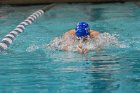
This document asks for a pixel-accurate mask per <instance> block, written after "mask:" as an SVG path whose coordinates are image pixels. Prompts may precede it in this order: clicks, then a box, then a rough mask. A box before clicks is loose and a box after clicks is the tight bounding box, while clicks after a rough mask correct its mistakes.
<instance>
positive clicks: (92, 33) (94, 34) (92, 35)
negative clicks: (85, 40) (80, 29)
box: [90, 30, 100, 38]
mask: <svg viewBox="0 0 140 93" xmlns="http://www.w3.org/2000/svg"><path fill="white" fill-rule="evenodd" d="M99 34H100V33H99V32H97V31H95V30H90V36H91V37H93V38H94V37H97V36H98V35H99Z"/></svg>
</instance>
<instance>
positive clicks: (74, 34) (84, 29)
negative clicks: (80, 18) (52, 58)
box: [64, 22, 101, 54]
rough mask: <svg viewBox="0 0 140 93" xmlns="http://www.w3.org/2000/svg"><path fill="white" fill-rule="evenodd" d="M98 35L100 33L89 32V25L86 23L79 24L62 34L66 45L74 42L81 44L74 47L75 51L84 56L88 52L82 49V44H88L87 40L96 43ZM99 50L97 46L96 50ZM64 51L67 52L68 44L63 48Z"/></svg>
mask: <svg viewBox="0 0 140 93" xmlns="http://www.w3.org/2000/svg"><path fill="white" fill-rule="evenodd" d="M99 34H100V33H99V32H97V31H95V30H90V28H89V25H88V24H87V23H86V22H79V23H78V24H77V26H76V28H75V29H73V30H69V31H68V32H66V33H65V34H64V37H65V38H66V43H74V42H75V41H74V40H77V41H79V42H81V43H80V44H79V45H77V46H76V47H77V51H78V52H79V53H81V54H86V53H87V52H88V51H89V50H88V49H87V48H85V47H83V44H82V42H88V40H89V39H92V40H93V41H94V43H97V39H98V36H99ZM71 39H74V40H71ZM100 48H101V47H100V46H99V47H98V48H97V49H96V50H99V49H100ZM64 50H65V51H68V50H69V45H68V44H67V45H66V46H65V47H64Z"/></svg>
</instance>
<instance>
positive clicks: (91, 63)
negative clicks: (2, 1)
mask: <svg viewBox="0 0 140 93" xmlns="http://www.w3.org/2000/svg"><path fill="white" fill-rule="evenodd" d="M42 7H44V5H43V6H26V7H13V6H0V39H2V38H3V37H4V36H5V35H6V34H7V33H8V32H10V31H11V30H13V29H14V28H15V27H16V25H18V24H19V23H20V22H21V21H23V20H24V19H25V18H26V17H28V16H29V15H30V14H32V13H33V12H34V11H36V10H38V9H40V8H42ZM79 21H86V22H88V23H89V24H90V26H91V29H94V30H97V31H99V32H101V33H103V32H107V33H110V34H115V35H117V36H116V37H117V39H118V41H119V42H121V44H120V45H119V47H117V46H116V47H112V46H106V47H104V48H103V49H102V50H101V51H99V52H95V51H91V52H89V53H88V54H87V55H81V54H79V53H76V52H64V51H59V50H48V49H47V48H45V46H46V45H47V44H48V43H49V42H50V41H51V40H53V39H54V38H55V37H58V36H61V35H62V34H63V33H64V32H66V31H67V30H70V29H73V28H74V27H75V24H76V23H77V22H79ZM139 25H140V7H139V6H137V5H136V4H134V3H124V4H120V3H116V4H98V5H93V4H59V5H57V6H56V7H54V8H52V9H51V10H49V11H48V12H47V13H45V14H44V15H43V16H42V17H40V18H39V19H38V20H36V21H35V22H34V23H33V24H32V25H30V26H28V27H27V28H26V30H25V32H23V33H21V34H20V35H19V36H18V37H17V38H16V40H15V41H14V42H13V44H12V45H11V46H10V47H9V48H8V50H6V51H4V52H3V53H1V54H0V93H139V92H140V68H139V67H140V57H139V56H140V38H139V35H140V26H139ZM122 45H123V46H122Z"/></svg>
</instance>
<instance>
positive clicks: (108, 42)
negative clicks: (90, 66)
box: [46, 32, 128, 51]
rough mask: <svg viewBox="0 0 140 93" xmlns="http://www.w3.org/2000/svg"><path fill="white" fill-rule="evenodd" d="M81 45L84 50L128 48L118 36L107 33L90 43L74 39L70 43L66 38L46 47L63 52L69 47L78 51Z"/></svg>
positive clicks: (58, 39)
mask: <svg viewBox="0 0 140 93" xmlns="http://www.w3.org/2000/svg"><path fill="white" fill-rule="evenodd" d="M73 41H74V42H73ZM71 42H72V43H71ZM79 44H82V46H83V47H84V48H87V49H88V50H95V49H97V48H105V47H106V46H109V47H116V48H127V47H128V46H127V45H125V44H124V43H123V42H120V41H119V40H118V38H117V35H116V34H112V35H111V34H109V33H106V32H105V33H101V34H100V35H99V36H98V38H97V39H89V40H88V42H82V40H81V41H78V40H77V39H74V38H71V39H70V40H69V41H66V38H65V37H64V36H60V37H56V38H55V39H54V40H52V41H51V42H50V43H49V44H48V45H47V46H46V48H47V49H51V50H63V49H64V48H65V46H67V45H68V46H69V49H68V50H69V51H77V49H76V47H77V46H78V45H79Z"/></svg>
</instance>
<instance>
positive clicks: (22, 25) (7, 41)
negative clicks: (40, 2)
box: [0, 4, 54, 51]
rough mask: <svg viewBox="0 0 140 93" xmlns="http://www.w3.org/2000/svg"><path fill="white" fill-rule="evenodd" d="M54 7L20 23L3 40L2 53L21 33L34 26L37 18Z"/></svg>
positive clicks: (39, 11) (34, 14) (37, 12)
mask: <svg viewBox="0 0 140 93" xmlns="http://www.w3.org/2000/svg"><path fill="white" fill-rule="evenodd" d="M52 7H54V4H52V5H49V6H47V7H45V8H43V9H40V10H38V11H36V12H34V13H33V14H31V15H30V16H29V17H27V18H26V19H25V20H24V21H23V22H21V23H19V25H17V26H16V28H15V29H14V30H12V31H11V32H9V33H8V34H7V35H5V36H4V38H3V39H2V40H1V42H0V51H3V50H6V49H7V48H8V47H9V46H10V45H11V44H12V43H13V40H14V39H15V38H16V37H17V36H18V35H19V34H20V33H22V32H24V30H25V28H26V26H28V25H30V24H32V23H33V22H34V21H35V20H36V19H37V18H39V17H40V16H41V15H43V14H44V13H45V12H46V11H47V10H49V9H51V8H52Z"/></svg>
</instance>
